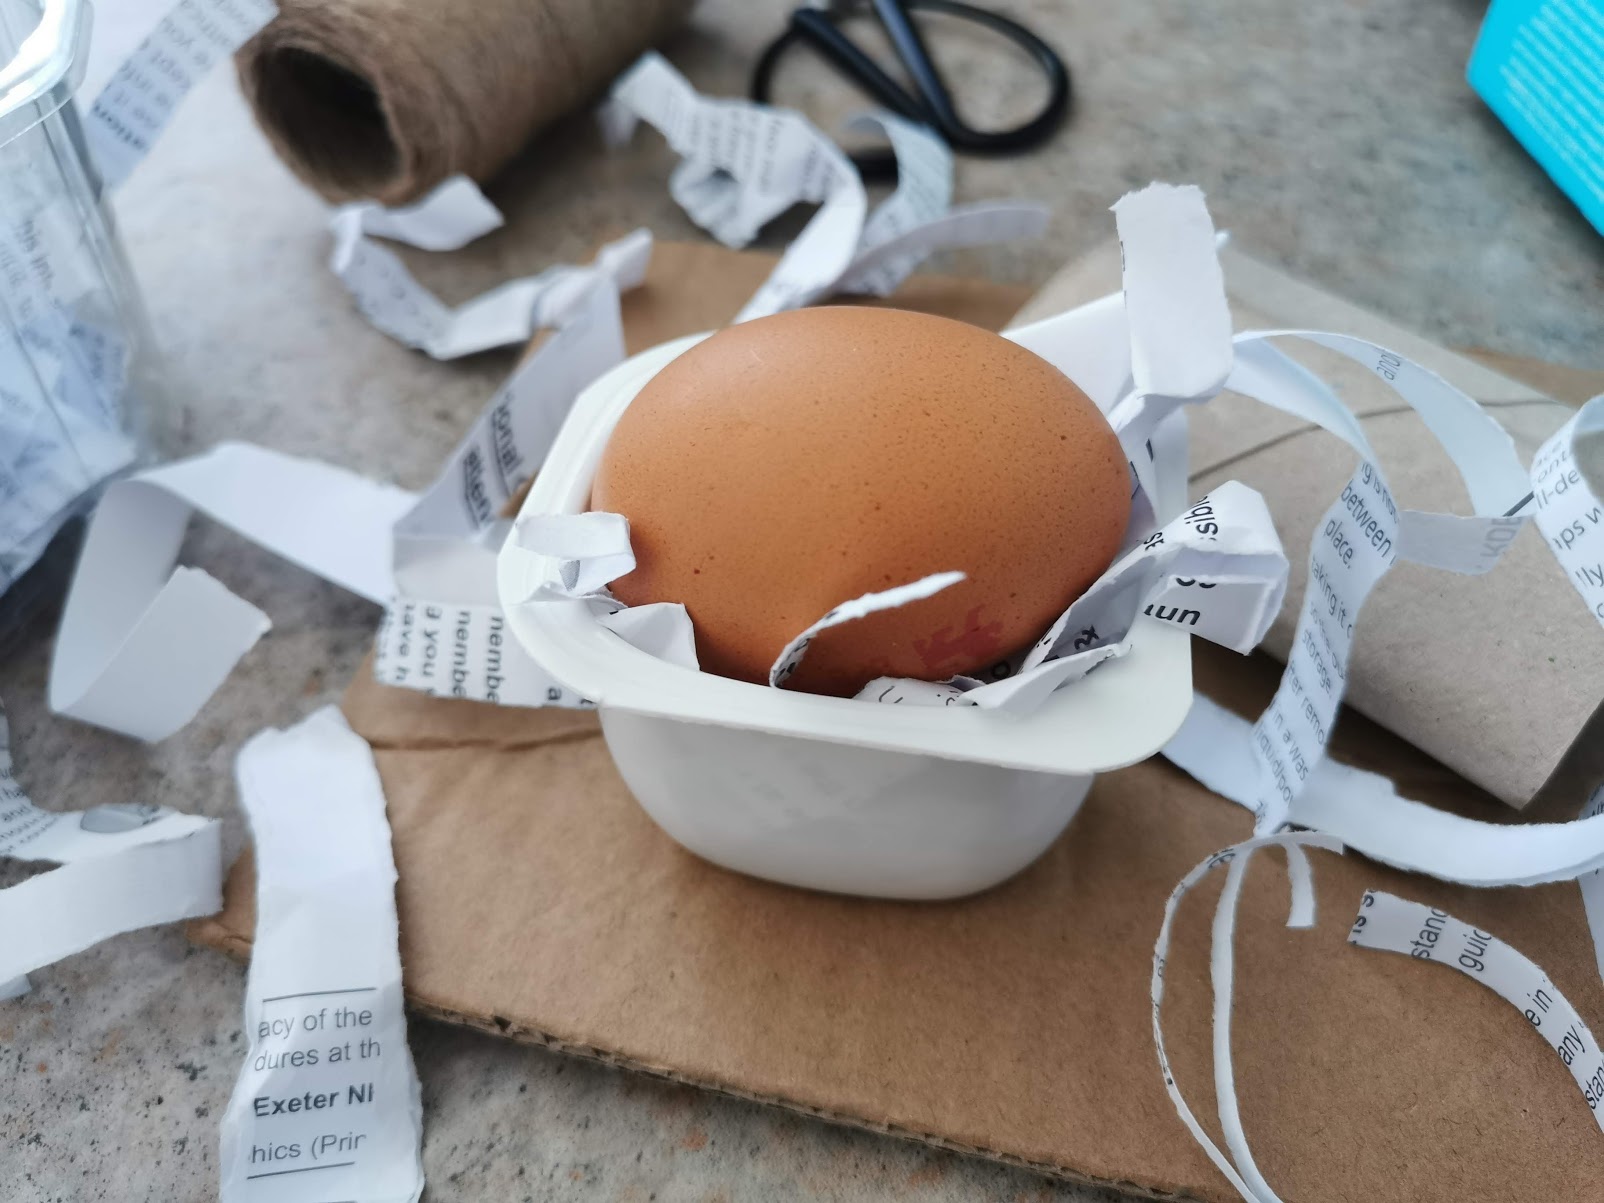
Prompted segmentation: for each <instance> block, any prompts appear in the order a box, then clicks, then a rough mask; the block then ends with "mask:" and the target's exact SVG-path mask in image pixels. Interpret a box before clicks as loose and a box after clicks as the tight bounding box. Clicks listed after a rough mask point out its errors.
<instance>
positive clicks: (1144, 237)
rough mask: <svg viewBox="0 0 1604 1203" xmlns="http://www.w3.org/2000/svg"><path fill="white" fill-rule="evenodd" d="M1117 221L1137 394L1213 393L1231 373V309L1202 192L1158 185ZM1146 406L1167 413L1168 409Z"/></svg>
mask: <svg viewBox="0 0 1604 1203" xmlns="http://www.w3.org/2000/svg"><path fill="white" fill-rule="evenodd" d="M1114 221H1115V227H1116V229H1117V230H1118V231H1119V239H1120V250H1121V253H1122V254H1123V257H1124V259H1123V268H1122V271H1123V277H1124V291H1125V313H1126V316H1127V318H1128V320H1129V322H1130V337H1131V380H1132V384H1133V385H1134V387H1135V391H1136V393H1137V394H1138V395H1141V396H1146V397H1150V398H1155V399H1158V398H1163V399H1168V400H1172V401H1176V402H1182V403H1185V402H1190V401H1195V400H1198V399H1202V398H1207V397H1211V396H1213V395H1214V394H1215V393H1217V392H1218V391H1219V390H1220V386H1221V385H1223V384H1224V383H1225V378H1226V377H1227V376H1228V375H1230V372H1231V363H1232V348H1231V311H1230V308H1229V307H1228V306H1227V305H1226V303H1225V276H1224V273H1223V272H1222V271H1221V270H1220V259H1219V254H1218V251H1217V249H1216V239H1215V234H1214V222H1213V220H1212V219H1211V218H1210V217H1209V211H1208V207H1207V206H1206V205H1205V204H1204V202H1203V191H1202V189H1200V188H1197V187H1195V186H1193V185H1185V186H1180V187H1178V186H1176V185H1174V184H1151V185H1149V186H1148V187H1146V188H1143V189H1142V190H1141V191H1139V192H1131V193H1127V194H1126V195H1125V196H1123V197H1121V198H1120V199H1119V201H1117V202H1116V203H1115V205H1114ZM1147 408H1149V409H1158V410H1160V414H1159V416H1163V415H1162V409H1163V407H1161V406H1160V407H1155V406H1152V405H1151V403H1149V406H1148V407H1147ZM1153 425H1154V426H1156V425H1157V423H1156V422H1154V423H1153ZM1150 430H1151V428H1149V430H1145V431H1143V432H1142V437H1143V438H1146V437H1147V434H1148V433H1150Z"/></svg>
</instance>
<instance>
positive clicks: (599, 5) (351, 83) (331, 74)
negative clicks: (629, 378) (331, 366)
mask: <svg viewBox="0 0 1604 1203" xmlns="http://www.w3.org/2000/svg"><path fill="white" fill-rule="evenodd" d="M694 2H695V0H279V15H278V17H277V18H275V19H274V20H273V21H272V22H271V23H270V24H269V25H268V26H267V27H266V28H265V29H263V30H262V32H261V33H259V34H258V35H257V36H256V37H255V38H253V39H252V40H251V41H249V42H247V43H246V44H245V46H244V47H243V48H242V49H241V50H240V52H239V54H238V56H237V58H236V62H237V65H238V68H239V74H240V81H241V84H242V85H243V87H244V91H245V96H246V98H247V99H248V100H249V101H250V104H251V107H252V109H254V110H255V113H256V119H257V122H258V123H259V124H260V125H261V127H262V129H263V131H265V132H266V134H267V137H268V140H269V141H271V142H272V144H273V147H274V149H275V150H277V151H278V153H279V155H280V157H281V158H283V160H284V161H285V162H286V163H287V164H288V165H289V166H290V168H291V169H292V170H293V171H294V172H295V174H296V175H298V176H300V178H301V179H302V180H304V181H305V182H306V183H307V184H309V185H310V186H311V187H312V188H314V189H316V190H317V191H318V192H320V193H322V194H323V196H325V197H327V198H328V199H329V200H333V201H344V200H355V199H365V198H372V199H375V200H379V201H382V202H384V203H385V204H392V205H393V204H400V203H402V202H406V201H411V200H416V199H417V198H418V197H420V196H422V195H423V194H424V193H426V192H428V191H429V189H430V188H432V187H434V185H436V184H438V183H439V182H440V181H441V180H443V179H445V178H446V177H447V176H450V175H453V174H455V173H458V172H461V173H464V174H466V175H469V176H471V177H472V178H474V179H476V180H481V181H483V180H486V179H489V178H490V177H491V176H493V175H494V174H495V173H496V172H497V171H498V170H499V169H500V168H501V167H503V166H504V165H505V164H506V163H507V161H508V160H509V159H511V158H512V157H513V156H514V155H515V154H517V152H518V151H519V149H520V148H522V147H523V145H524V144H525V143H526V142H528V141H529V139H530V137H531V136H532V135H533V134H535V133H536V132H537V131H538V130H540V129H541V128H543V127H544V126H546V125H548V124H549V123H550V122H552V121H553V120H555V119H556V118H558V117H560V116H561V115H562V114H564V113H566V112H568V111H569V110H571V109H573V108H575V107H576V106H578V105H579V104H582V103H584V102H586V101H588V100H592V99H594V98H596V97H597V96H599V95H600V94H601V93H602V91H603V90H604V89H605V87H606V86H607V84H608V83H609V82H610V81H611V80H612V78H613V77H614V76H615V75H616V74H617V73H618V72H619V71H621V70H622V69H623V68H624V67H626V66H628V65H629V63H630V62H632V61H633V60H634V59H635V58H636V57H637V56H638V55H640V53H641V52H642V51H643V50H645V49H646V48H647V47H649V46H651V45H652V44H653V43H654V42H656V41H657V40H658V39H659V38H661V37H662V36H663V35H664V34H666V33H668V31H669V30H671V29H672V28H674V26H675V25H677V24H678V23H679V22H680V21H681V20H683V19H684V17H685V15H686V14H687V13H688V12H689V11H690V9H691V6H692V4H693V3H694Z"/></svg>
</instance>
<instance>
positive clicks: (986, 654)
mask: <svg viewBox="0 0 1604 1203" xmlns="http://www.w3.org/2000/svg"><path fill="white" fill-rule="evenodd" d="M985 608H986V607H985V606H976V607H975V608H974V609H973V610H970V611H969V613H968V614H966V615H965V616H964V624H963V629H962V630H961V631H959V632H958V633H957V634H954V633H953V629H952V627H950V626H947V627H942V628H941V629H940V630H939V631H937V632H936V633H935V634H934V635H932V636H930V638H928V639H915V640H914V641H913V650H914V651H916V652H918V653H919V659H920V660H922V661H924V666H925V668H926V669H927V670H928V671H929V672H930V673H931V674H933V675H935V676H945V675H950V673H949V672H948V667H949V666H950V665H952V664H954V663H964V664H975V663H978V662H982V661H985V660H989V659H991V658H992V657H994V656H996V655H998V654H999V653H1001V651H1002V638H1001V636H1002V628H1003V624H1002V623H1001V622H988V623H985V624H984V625H982V624H981V621H980V615H981V612H982V611H983V610H984V609H985Z"/></svg>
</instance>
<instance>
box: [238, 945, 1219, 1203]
mask: <svg viewBox="0 0 1604 1203" xmlns="http://www.w3.org/2000/svg"><path fill="white" fill-rule="evenodd" d="M246 948H247V949H248V948H249V945H248V944H247V945H246ZM407 1002H408V1008H409V1010H411V1011H412V1013H413V1014H414V1015H418V1016H421V1017H422V1018H424V1019H430V1020H434V1021H435V1022H437V1023H447V1024H451V1025H453V1026H455V1027H463V1028H468V1029H470V1030H472V1031H476V1032H481V1033H483V1034H485V1035H487V1036H493V1037H497V1038H499V1039H503V1040H510V1041H512V1042H513V1043H515V1044H522V1045H527V1046H530V1047H534V1048H542V1049H545V1050H546V1051H548V1052H552V1053H556V1054H559V1055H562V1056H569V1057H578V1058H580V1059H582V1060H585V1061H592V1062H597V1063H599V1064H602V1065H606V1066H608V1067H609V1068H612V1069H618V1070H625V1071H628V1072H630V1073H637V1074H644V1075H645V1076H647V1077H651V1078H657V1079H659V1080H660V1081H665V1082H673V1083H674V1084H675V1085H678V1086H689V1087H693V1088H695V1089H697V1090H707V1091H711V1092H713V1093H714V1094H721V1095H724V1096H725V1097H727V1098H734V1099H741V1100H742V1101H744V1102H748V1103H757V1104H760V1105H762V1106H767V1107H778V1108H781V1109H782V1110H785V1111H789V1112H792V1113H793V1114H796V1115H805V1116H807V1117H809V1118H810V1119H816V1120H822V1121H824V1122H825V1123H829V1124H835V1125H837V1126H838V1127H843V1128H855V1129H857V1130H858V1131H860V1132H873V1133H875V1134H876V1135H879V1136H890V1137H894V1138H895V1139H897V1140H903V1141H909V1142H912V1143H916V1144H922V1145H926V1146H928V1147H932V1148H937V1149H944V1150H946V1151H948V1152H951V1153H959V1154H963V1155H964V1156H968V1157H980V1158H984V1159H985V1160H987V1161H991V1162H995V1163H997V1164H999V1165H1006V1166H1009V1167H1011V1168H1014V1169H1023V1170H1029V1171H1030V1172H1032V1173H1035V1174H1040V1175H1042V1176H1043V1177H1046V1178H1051V1179H1053V1180H1055V1181H1059V1182H1069V1183H1073V1184H1075V1185H1078V1186H1090V1187H1096V1188H1101V1189H1103V1190H1114V1191H1119V1192H1120V1193H1122V1194H1126V1195H1131V1196H1133V1197H1136V1198H1143V1199H1156V1200H1159V1201H1160V1203H1206V1200H1203V1199H1202V1198H1200V1197H1199V1196H1197V1195H1189V1194H1177V1193H1174V1192H1170V1191H1161V1190H1155V1189H1154V1188H1152V1187H1150V1186H1143V1185H1142V1184H1141V1183H1137V1182H1130V1181H1127V1180H1125V1179H1119V1178H1098V1177H1094V1176H1092V1175H1089V1174H1085V1173H1082V1172H1080V1171H1079V1170H1071V1169H1069V1168H1067V1167H1065V1166H1060V1165H1055V1164H1053V1163H1051V1162H1044V1161H1031V1160H1029V1159H1028V1158H1024V1157H1019V1156H1017V1155H1015V1154H1012V1153H1003V1152H999V1151H997V1150H995V1149H988V1148H984V1147H982V1146H979V1145H967V1144H963V1143H961V1142H959V1141H955V1140H950V1139H948V1138H947V1137H945V1136H937V1135H935V1134H933V1133H929V1132H920V1131H918V1130H917V1129H913V1128H905V1127H902V1126H901V1125H898V1124H888V1123H884V1122H877V1121H875V1120H871V1119H865V1118H864V1117H862V1116H856V1115H852V1114H850V1113H848V1112H843V1111H830V1110H827V1109H825V1108H822V1107H815V1106H812V1105H810V1104H807V1103H802V1102H798V1101H796V1100H794V1099H788V1098H786V1097H784V1096H783V1095H769V1094H759V1093H757V1092H755V1091H748V1090H737V1089H735V1088H733V1087H730V1086H726V1085H724V1084H722V1083H720V1082H717V1081H715V1080H713V1079H709V1078H696V1077H691V1076H689V1075H687V1074H683V1073H680V1072H679V1071H678V1070H674V1069H670V1068H668V1067H667V1066H662V1065H653V1064H650V1063H648V1062H645V1061H637V1060H635V1059H633V1058H631V1057H622V1056H619V1055H618V1054H617V1053H609V1052H607V1051H606V1050H605V1049H599V1048H595V1047H592V1046H590V1045H583V1044H573V1043H570V1042H568V1041H566V1040H561V1039H559V1038H558V1037H556V1036H553V1035H551V1034H550V1033H548V1032H543V1031H541V1030H540V1029H538V1028H531V1027H526V1026H524V1025H522V1024H517V1023H514V1022H513V1021H511V1020H509V1019H503V1018H502V1017H501V1016H499V1015H492V1016H489V1017H481V1016H477V1015H467V1014H464V1013H462V1012H460V1011H453V1010H451V1009H449V1008H447V1007H442V1006H438V1005H436V1004H434V1003H430V1002H427V1001H425V1000H423V999H419V998H414V997H412V996H410V995H408V997H407Z"/></svg>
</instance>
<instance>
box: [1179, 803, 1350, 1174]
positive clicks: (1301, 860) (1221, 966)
mask: <svg viewBox="0 0 1604 1203" xmlns="http://www.w3.org/2000/svg"><path fill="white" fill-rule="evenodd" d="M1272 847H1276V848H1283V849H1285V851H1286V855H1287V878H1288V880H1289V882H1290V883H1291V888H1292V902H1291V907H1290V913H1289V914H1288V917H1287V926H1288V927H1293V928H1309V927H1313V926H1314V920H1315V897H1314V875H1313V872H1312V871H1311V869H1310V867H1309V861H1308V857H1307V855H1306V853H1305V851H1304V850H1305V849H1306V848H1323V849H1326V850H1327V851H1330V852H1341V851H1342V844H1341V843H1340V842H1339V841H1337V840H1335V839H1333V838H1332V837H1330V836H1326V835H1318V834H1315V833H1312V832H1300V833H1289V834H1285V835H1270V836H1261V837H1259V838H1257V839H1251V840H1245V841H1243V842H1242V843H1240V844H1234V845H1232V846H1231V847H1229V848H1225V849H1222V850H1221V851H1219V852H1216V853H1215V854H1214V855H1213V856H1211V857H1209V858H1208V860H1206V861H1204V862H1203V863H1202V864H1200V865H1198V866H1197V867H1196V868H1194V869H1193V870H1192V871H1191V872H1190V873H1188V874H1187V875H1186V876H1185V877H1183V878H1182V879H1181V880H1180V882H1179V883H1178V884H1177V885H1176V887H1175V889H1174V890H1172V891H1171V892H1170V896H1169V898H1168V900H1167V901H1166V902H1165V903H1164V921H1163V923H1162V925H1161V926H1160V928H1159V934H1158V940H1157V942H1156V943H1155V944H1154V946H1153V979H1152V985H1151V989H1150V997H1151V999H1152V1004H1153V1045H1154V1047H1155V1049H1156V1050H1157V1052H1158V1064H1159V1071H1160V1072H1161V1073H1162V1074H1163V1075H1164V1088H1165V1090H1167V1091H1168V1092H1169V1096H1170V1102H1172V1103H1173V1104H1174V1105H1175V1110H1176V1112H1177V1113H1178V1114H1179V1115H1180V1117H1181V1122H1182V1123H1184V1124H1185V1125H1186V1128H1187V1131H1189V1132H1191V1134H1192V1139H1193V1140H1195V1141H1197V1143H1198V1144H1199V1145H1200V1146H1201V1147H1202V1149H1203V1151H1204V1152H1205V1153H1207V1154H1208V1157H1209V1160H1210V1161H1212V1162H1213V1163H1214V1164H1215V1166H1216V1167H1217V1168H1218V1169H1219V1171H1220V1173H1222V1174H1224V1175H1225V1177H1226V1178H1227V1179H1228V1180H1229V1181H1230V1183H1231V1185H1232V1186H1234V1187H1235V1188H1236V1189H1237V1191H1238V1193H1240V1194H1241V1196H1242V1197H1243V1198H1244V1199H1247V1200H1249V1201H1250V1203H1272V1201H1274V1203H1279V1201H1278V1200H1276V1196H1275V1193H1274V1192H1273V1191H1271V1190H1270V1187H1269V1184H1268V1183H1266V1182H1265V1181H1264V1178H1263V1176H1262V1175H1261V1174H1260V1173H1259V1169H1258V1166H1256V1165H1255V1164H1254V1162H1253V1156H1252V1154H1251V1153H1250V1152H1249V1151H1248V1144H1247V1135H1246V1133H1244V1132H1243V1130H1242V1116H1241V1114H1240V1112H1239V1111H1238V1109H1237V1102H1236V1080H1235V1074H1234V1071H1233V1069H1232V1064H1231V994H1232V985H1233V977H1234V973H1235V954H1234V952H1233V950H1232V938H1233V936H1234V935H1235V933H1236V910H1237V903H1238V901H1239V900H1240V898H1241V893H1242V880H1243V876H1244V874H1245V872H1246V870H1247V866H1248V862H1249V861H1251V860H1252V858H1253V854H1254V853H1256V852H1257V851H1259V850H1260V849H1261V848H1272ZM1222 867H1223V868H1227V874H1226V879H1225V887H1224V889H1222V890H1221V891H1220V900H1219V902H1218V904H1217V905H1216V907H1215V911H1214V935H1213V945H1212V947H1211V950H1210V954H1209V970H1210V977H1211V980H1212V984H1213V990H1214V1089H1215V1097H1216V1099H1217V1100H1218V1106H1219V1112H1220V1127H1221V1129H1222V1130H1223V1133H1224V1136H1225V1143H1226V1147H1227V1148H1228V1149H1230V1151H1231V1155H1230V1156H1229V1157H1227V1156H1226V1154H1225V1153H1224V1152H1222V1151H1221V1150H1220V1147H1219V1146H1218V1145H1216V1144H1215V1143H1214V1140H1213V1138H1212V1137H1211V1136H1209V1134H1208V1132H1207V1131H1206V1130H1205V1129H1204V1127H1203V1125H1202V1123H1201V1122H1200V1121H1199V1120H1198V1118H1197V1116H1196V1115H1194V1114H1193V1113H1192V1109H1191V1107H1189V1106H1188V1105H1187V1102H1186V1097H1185V1096H1184V1095H1183V1094H1182V1092H1181V1088H1180V1086H1179V1085H1178V1084H1177V1083H1176V1080H1175V1071H1174V1070H1173V1069H1172V1068H1171V1066H1170V1059H1169V1053H1168V1051H1167V1050H1166V1049H1165V1046H1164V969H1165V965H1166V963H1167V961H1168V958H1169V951H1170V940H1171V935H1172V930H1173V928H1174V925H1175V915H1176V912H1177V911H1178V910H1179V909H1180V905H1181V900H1182V899H1184V898H1185V897H1186V896H1187V894H1189V893H1191V891H1192V889H1193V888H1194V887H1195V886H1196V885H1197V884H1198V883H1199V882H1200V881H1202V880H1203V879H1204V878H1205V877H1207V876H1208V875H1209V874H1210V873H1213V872H1214V871H1215V870H1216V869H1219V868H1222ZM1239 1171H1240V1172H1239Z"/></svg>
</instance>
